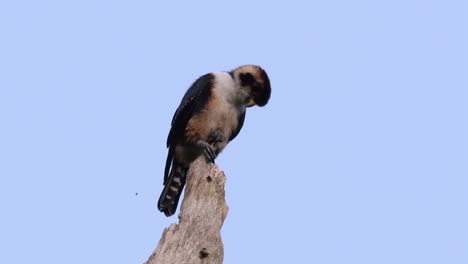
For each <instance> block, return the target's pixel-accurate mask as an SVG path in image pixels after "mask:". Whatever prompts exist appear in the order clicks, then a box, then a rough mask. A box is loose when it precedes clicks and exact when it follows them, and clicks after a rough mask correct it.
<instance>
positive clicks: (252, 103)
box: [247, 98, 257, 107]
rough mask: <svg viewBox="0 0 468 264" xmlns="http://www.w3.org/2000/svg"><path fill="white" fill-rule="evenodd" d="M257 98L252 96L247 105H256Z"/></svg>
mask: <svg viewBox="0 0 468 264" xmlns="http://www.w3.org/2000/svg"><path fill="white" fill-rule="evenodd" d="M256 104H257V103H255V100H254V99H253V98H250V99H249V101H247V107H251V106H254V105H256Z"/></svg>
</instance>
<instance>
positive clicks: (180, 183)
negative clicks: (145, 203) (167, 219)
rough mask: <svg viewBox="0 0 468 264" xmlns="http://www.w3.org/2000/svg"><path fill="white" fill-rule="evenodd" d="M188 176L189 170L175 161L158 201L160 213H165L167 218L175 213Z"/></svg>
mask: <svg viewBox="0 0 468 264" xmlns="http://www.w3.org/2000/svg"><path fill="white" fill-rule="evenodd" d="M186 176H187V169H185V168H184V167H182V166H181V165H180V164H178V163H177V162H176V161H175V160H174V161H173V163H172V168H171V172H170V173H169V175H168V178H167V180H166V181H164V189H163V190H162V192H161V196H160V197H159V201H158V209H159V211H161V212H163V213H164V214H165V215H166V216H171V215H173V214H174V213H175V211H176V209H177V204H178V203H179V198H180V196H181V195H182V190H183V189H184V186H185V179H186Z"/></svg>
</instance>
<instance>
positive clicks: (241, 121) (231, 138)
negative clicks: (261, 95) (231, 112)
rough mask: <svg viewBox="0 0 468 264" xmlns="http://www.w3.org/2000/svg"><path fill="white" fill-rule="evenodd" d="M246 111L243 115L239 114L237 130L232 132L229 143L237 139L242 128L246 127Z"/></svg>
mask: <svg viewBox="0 0 468 264" xmlns="http://www.w3.org/2000/svg"><path fill="white" fill-rule="evenodd" d="M245 112H246V111H245V110H244V112H243V113H241V114H239V116H238V117H237V128H236V130H234V131H232V134H231V137H230V138H229V141H231V140H233V139H235V138H236V137H237V135H239V132H240V131H241V129H242V126H243V125H244V120H245Z"/></svg>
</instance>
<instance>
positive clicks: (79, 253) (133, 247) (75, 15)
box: [0, 0, 468, 264]
mask: <svg viewBox="0 0 468 264" xmlns="http://www.w3.org/2000/svg"><path fill="white" fill-rule="evenodd" d="M193 2H196V3H192V1H178V2H177V3H171V1H161V2H160V1H147V0H141V1H116V0H113V1H88V0H81V1H72V0H69V1H65V0H63V1H3V2H1V3H0V36H1V41H0V209H1V218H0V249H1V254H0V263H30V262H34V263H64V262H66V263H142V262H144V261H145V260H147V258H148V257H149V256H150V254H151V253H152V251H153V250H154V248H155V247H156V245H157V243H158V240H159V238H160V235H161V232H162V230H163V228H164V227H166V226H168V225H169V224H170V223H172V222H175V221H177V218H176V217H172V218H166V217H164V216H163V215H162V214H161V213H159V212H158V211H157V208H156V202H157V198H158V196H159V193H160V191H161V188H162V177H163V169H164V162H165V158H166V147H165V142H166V136H167V133H168V131H169V126H170V121H171V118H172V115H173V113H174V111H175V109H176V107H177V106H178V104H179V102H180V99H181V98H182V96H183V94H184V92H185V90H186V89H187V88H188V87H189V86H190V84H191V83H192V82H193V81H194V80H195V79H196V78H197V77H199V76H200V75H202V74H204V73H207V72H210V71H219V70H231V69H233V68H235V67H237V66H239V65H242V64H250V63H253V64H259V65H261V66H262V67H264V68H265V69H266V70H267V72H268V74H269V76H270V79H271V82H272V89H273V91H272V97H271V100H270V102H269V104H268V105H267V106H266V107H264V108H257V107H254V108H249V110H248V113H247V118H246V122H245V124H244V128H243V130H242V131H241V133H240V135H239V137H238V138H236V140H235V141H233V142H232V143H231V144H230V145H229V146H228V147H227V148H226V150H225V151H224V152H223V153H222V154H221V156H220V157H219V158H218V161H217V163H218V164H219V165H220V167H221V168H222V169H223V170H224V171H225V173H226V174H227V177H228V179H227V186H226V193H227V201H228V204H229V207H230V211H229V215H228V218H227V220H226V222H225V225H224V227H223V230H222V233H223V241H224V246H225V263H227V264H233V263H359V264H363V263H369V264H371V263H372V264H373V263H392V264H393V263H408V264H410V263H411V264H413V263H426V264H427V263H451V264H455V263H464V264H465V263H468V250H467V249H468V224H467V223H468V140H467V135H468V125H467V113H468V106H467V100H468V78H467V76H468V75H467V72H468V35H467V25H468V18H467V12H468V5H467V4H466V2H465V1H450V0H448V1H398V0H397V1H395V0H394V1H359V0H358V1H338V0H336V1H302V2H301V1H288V2H287V3H280V2H279V1H278V2H273V1H255V2H254V1H244V0H240V1H230V2H224V3H220V2H218V1H193ZM136 193H138V195H136Z"/></svg>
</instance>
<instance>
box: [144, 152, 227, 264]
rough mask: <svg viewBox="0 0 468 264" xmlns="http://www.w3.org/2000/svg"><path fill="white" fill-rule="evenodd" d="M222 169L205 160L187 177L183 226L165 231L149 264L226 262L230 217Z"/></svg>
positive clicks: (214, 263) (178, 225) (181, 221)
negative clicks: (224, 231) (225, 240)
mask: <svg viewBox="0 0 468 264" xmlns="http://www.w3.org/2000/svg"><path fill="white" fill-rule="evenodd" d="M225 182H226V177H225V175H224V173H223V172H222V171H220V170H219V168H218V166H216V165H212V164H207V163H206V161H205V158H204V157H203V156H201V157H199V158H198V159H197V160H195V161H194V162H193V163H192V165H191V166H190V169H189V171H188V173H187V182H186V186H185V195H184V199H183V201H182V206H181V208H180V214H179V224H171V225H170V226H169V227H167V228H165V229H164V231H163V234H162V237H161V239H160V240H159V243H158V246H157V248H156V250H155V251H154V252H153V254H151V256H150V257H149V259H148V261H147V262H146V264H171V263H174V264H184V263H190V264H196V263H203V264H221V263H223V258H224V249H223V242H222V240H221V227H222V226H223V223H224V219H225V218H226V216H227V213H228V206H227V205H226V201H225V192H224V184H225Z"/></svg>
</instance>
